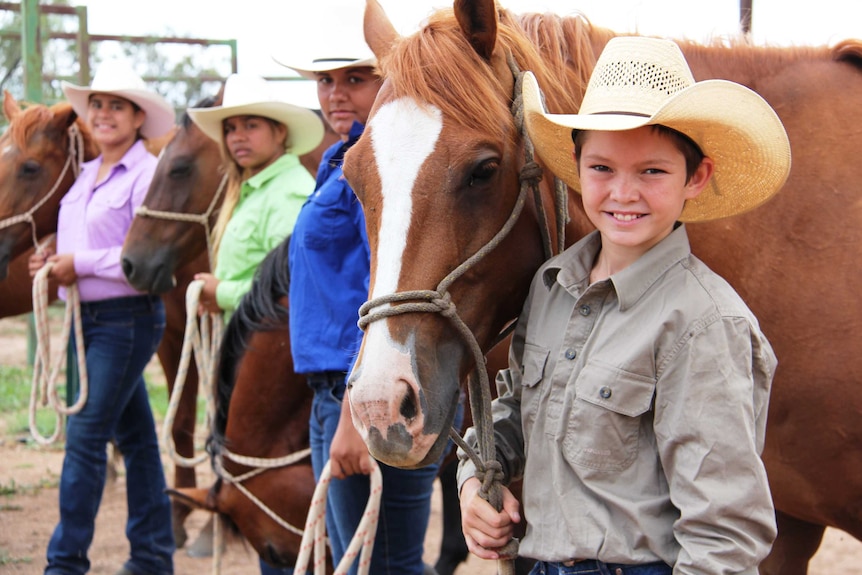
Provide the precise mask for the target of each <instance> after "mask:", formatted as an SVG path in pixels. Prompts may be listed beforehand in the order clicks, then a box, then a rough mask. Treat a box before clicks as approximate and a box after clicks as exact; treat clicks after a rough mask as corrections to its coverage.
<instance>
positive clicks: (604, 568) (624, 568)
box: [530, 559, 673, 575]
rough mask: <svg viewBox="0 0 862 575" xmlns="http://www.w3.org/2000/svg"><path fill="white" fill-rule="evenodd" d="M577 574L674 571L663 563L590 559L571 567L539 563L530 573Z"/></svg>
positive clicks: (637, 574)
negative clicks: (637, 563) (624, 563)
mask: <svg viewBox="0 0 862 575" xmlns="http://www.w3.org/2000/svg"><path fill="white" fill-rule="evenodd" d="M576 573H577V574H579V575H580V574H585V575H671V573H673V569H672V568H671V567H670V565H668V564H667V563H662V562H661V561H659V562H656V563H644V564H642V565H622V564H618V563H605V562H603V561H596V560H593V559H590V560H587V561H581V562H579V563H575V564H574V565H570V566H566V565H563V564H562V563H548V562H546V561H538V562H537V563H536V565H535V566H534V567H533V570H532V571H530V575H575V574H576Z"/></svg>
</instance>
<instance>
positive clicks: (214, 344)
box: [162, 280, 224, 467]
mask: <svg viewBox="0 0 862 575" xmlns="http://www.w3.org/2000/svg"><path fill="white" fill-rule="evenodd" d="M203 287H204V281H203V280H194V281H192V282H191V283H189V287H188V288H187V289H186V329H185V333H184V335H183V348H182V351H181V353H180V364H179V367H178V369H177V377H176V379H175V380H174V387H173V390H172V391H171V399H170V402H169V403H168V410H167V413H166V414H165V420H164V422H163V424H162V441H163V442H164V445H165V448H166V449H167V450H168V454H169V455H170V456H171V459H172V460H173V461H174V462H175V463H176V464H177V465H180V466H182V467H195V466H197V465H199V464H201V463H202V462H204V461H206V460H207V458H208V457H209V455H208V454H207V453H206V452H203V453H200V454H199V455H197V456H192V457H184V456H182V455H180V454H179V453H177V446H176V444H175V443H174V439H173V435H172V434H171V430H172V429H173V426H174V420H175V419H176V415H177V410H178V408H179V405H180V398H181V397H182V395H183V389H184V388H185V385H186V376H187V375H188V371H189V364H190V362H191V355H192V353H194V356H195V365H196V366H197V368H198V389H199V390H200V389H203V390H204V396H205V397H206V414H207V424H206V427H207V429H209V428H210V426H211V425H212V422H213V421H214V420H215V394H214V389H215V382H216V368H217V367H218V352H219V347H220V346H221V339H222V335H223V333H224V318H223V317H222V314H221V313H205V314H203V315H202V316H200V318H198V303H199V302H200V295H201V290H202V289H203Z"/></svg>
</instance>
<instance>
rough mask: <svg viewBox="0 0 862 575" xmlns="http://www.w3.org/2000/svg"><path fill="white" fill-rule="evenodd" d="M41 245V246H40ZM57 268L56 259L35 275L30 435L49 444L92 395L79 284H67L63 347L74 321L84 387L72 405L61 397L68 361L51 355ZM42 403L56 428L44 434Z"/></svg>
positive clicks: (65, 345) (81, 383)
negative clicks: (52, 280) (39, 418)
mask: <svg viewBox="0 0 862 575" xmlns="http://www.w3.org/2000/svg"><path fill="white" fill-rule="evenodd" d="M37 247H38V246H37ZM53 267H54V264H53V263H52V262H48V263H46V264H45V265H44V266H42V268H41V269H40V270H39V271H38V272H36V276H35V277H34V278H33V317H34V325H35V327H36V357H35V361H34V363H33V380H32V384H31V390H30V409H29V424H30V434H31V435H32V436H33V439H35V440H36V441H37V442H38V443H41V444H42V445H49V444H51V443H54V442H55V441H57V439H59V437H60V436H61V435H62V433H63V428H64V426H63V421H64V417H65V416H68V415H74V414H76V413H78V412H80V411H81V410H82V409H83V408H84V406H85V405H86V403H87V397H88V395H89V389H90V385H89V378H88V376H87V357H86V355H85V350H84V329H83V325H82V323H81V298H80V295H79V293H78V286H77V284H71V285H69V286H67V287H66V309H65V314H64V317H63V331H62V332H61V334H60V348H61V349H63V350H65V349H67V348H68V345H69V337H70V334H71V332H72V328H73V324H74V329H75V352H76V355H77V356H78V375H79V377H78V380H79V383H80V389H79V393H78V399H77V400H76V401H75V403H74V404H73V405H71V406H68V407H67V406H66V405H65V403H64V402H63V401H62V400H61V399H60V394H59V391H58V387H59V379H60V370H61V368H62V366H63V364H64V360H65V355H64V354H61V355H59V356H58V357H57V358H56V359H54V361H53V364H52V358H51V335H50V331H49V329H48V281H49V280H48V277H49V275H50V274H51V269H52V268H53ZM38 404H41V405H42V406H43V407H44V406H46V405H50V406H51V407H52V409H53V411H54V431H53V432H52V433H51V435H48V436H44V435H42V434H41V433H40V432H39V429H38V427H37V425H36V411H37V409H38Z"/></svg>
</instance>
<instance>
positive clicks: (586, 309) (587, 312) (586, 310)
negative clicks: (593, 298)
mask: <svg viewBox="0 0 862 575" xmlns="http://www.w3.org/2000/svg"><path fill="white" fill-rule="evenodd" d="M578 311H579V312H580V314H581V315H582V316H584V317H586V316H588V315H590V306H588V305H582V306H581V307H580V309H579V310H578Z"/></svg>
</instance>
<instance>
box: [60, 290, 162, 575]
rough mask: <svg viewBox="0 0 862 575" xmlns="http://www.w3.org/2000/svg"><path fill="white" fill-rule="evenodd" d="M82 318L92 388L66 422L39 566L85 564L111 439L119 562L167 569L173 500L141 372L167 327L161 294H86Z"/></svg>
mask: <svg viewBox="0 0 862 575" xmlns="http://www.w3.org/2000/svg"><path fill="white" fill-rule="evenodd" d="M81 318H82V325H83V332H84V345H85V349H86V352H85V353H86V356H87V358H86V359H87V374H88V376H89V383H90V388H89V395H88V398H87V403H86V404H85V405H84V408H83V409H82V410H81V412H80V413H78V414H75V415H72V416H71V417H69V421H68V424H67V426H66V456H65V458H64V460H63V471H62V474H61V475H60V523H59V524H58V525H57V527H56V528H55V530H54V534H53V536H52V537H51V541H50V543H49V544H48V566H47V567H46V569H45V573H46V574H51V575H55V574H61V573H62V574H63V575H68V574H83V573H86V572H87V571H88V570H89V568H90V560H89V559H88V558H87V551H88V549H89V547H90V544H91V543H92V541H93V532H94V530H95V520H96V513H97V512H98V510H99V504H100V503H101V500H102V490H103V489H104V486H105V474H106V469H107V457H106V453H105V450H106V447H107V444H108V442H109V441H110V440H111V439H116V441H117V446H118V447H119V449H120V452H121V453H122V454H123V460H124V462H125V466H126V498H127V504H128V520H127V522H126V537H127V538H128V540H129V544H130V548H131V556H130V558H129V560H128V561H127V562H126V564H125V566H126V568H127V569H129V570H130V571H132V572H133V573H135V574H136V575H137V574H140V575H144V574H146V575H169V574H172V573H173V572H174V568H173V553H174V538H173V533H172V531H171V504H170V500H169V499H168V496H167V495H166V494H165V487H166V484H165V475H164V470H163V469H162V463H161V459H160V456H159V445H158V440H157V438H156V427H155V421H154V420H153V413H152V411H151V410H150V402H149V397H148V396H147V389H146V387H145V384H144V377H143V372H144V368H145V367H146V365H147V363H148V362H149V361H150V359H151V358H152V356H153V353H154V352H155V350H156V347H158V344H159V341H160V340H161V339H162V333H163V332H164V329H165V310H164V307H163V305H162V301H161V299H159V298H158V297H156V296H132V297H123V298H115V299H108V300H103V301H97V302H84V303H82V304H81Z"/></svg>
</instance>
